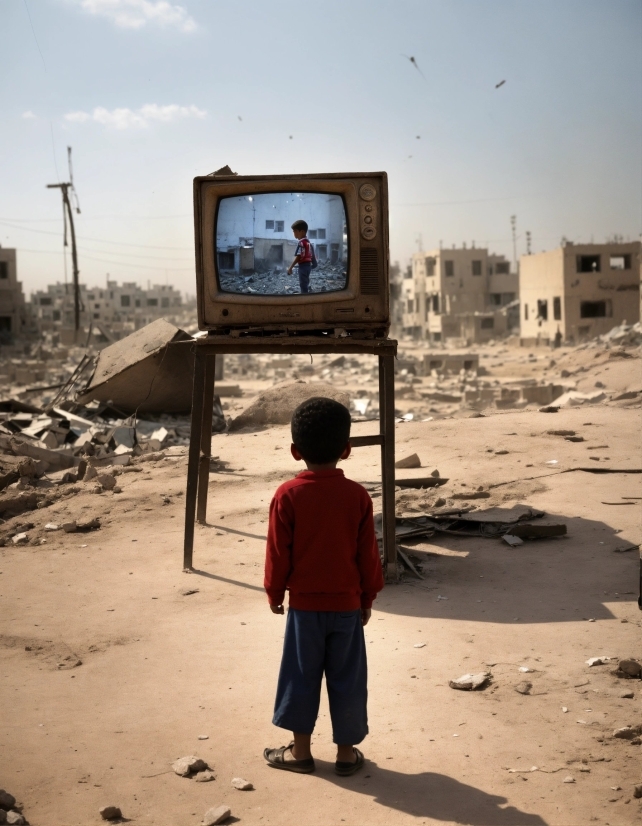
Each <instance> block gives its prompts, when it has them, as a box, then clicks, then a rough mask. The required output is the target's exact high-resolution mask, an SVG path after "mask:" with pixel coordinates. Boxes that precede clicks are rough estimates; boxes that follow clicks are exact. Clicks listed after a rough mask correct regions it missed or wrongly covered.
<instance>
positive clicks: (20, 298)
mask: <svg viewBox="0 0 642 826" xmlns="http://www.w3.org/2000/svg"><path fill="white" fill-rule="evenodd" d="M26 326H27V312H26V307H25V299H24V294H23V292H22V284H21V283H20V281H18V266H17V258H16V251H15V249H10V248H8V247H2V246H0V344H11V343H13V341H14V339H15V338H16V336H19V335H21V334H22V333H24V332H25V330H26Z"/></svg>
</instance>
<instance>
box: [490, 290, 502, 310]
mask: <svg viewBox="0 0 642 826" xmlns="http://www.w3.org/2000/svg"><path fill="white" fill-rule="evenodd" d="M490 303H491V304H495V305H497V306H498V307H499V306H501V303H502V294H501V293H491V294H490Z"/></svg>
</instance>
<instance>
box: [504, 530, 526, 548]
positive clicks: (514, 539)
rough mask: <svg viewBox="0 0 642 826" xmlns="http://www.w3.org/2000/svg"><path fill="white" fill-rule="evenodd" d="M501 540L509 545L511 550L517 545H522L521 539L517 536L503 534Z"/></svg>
mask: <svg viewBox="0 0 642 826" xmlns="http://www.w3.org/2000/svg"><path fill="white" fill-rule="evenodd" d="M502 539H503V540H504V542H505V543H506V544H507V545H510V546H511V548H516V547H517V546H518V545H523V544H524V540H523V539H521V538H520V537H519V536H513V535H512V534H510V533H506V534H504V536H502Z"/></svg>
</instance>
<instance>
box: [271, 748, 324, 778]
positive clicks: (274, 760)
mask: <svg viewBox="0 0 642 826" xmlns="http://www.w3.org/2000/svg"><path fill="white" fill-rule="evenodd" d="M293 745H294V740H293V741H292V742H291V743H290V744H289V745H288V746H281V747H280V748H278V749H265V751H264V752H263V757H265V759H266V760H267V763H268V766H272V768H273V769H284V770H285V771H287V772H297V773H298V774H310V772H313V771H314V770H315V768H316V766H315V764H314V757H308V758H306V759H305V760H286V759H285V752H286V751H289V752H290V753H291V752H292V746H293Z"/></svg>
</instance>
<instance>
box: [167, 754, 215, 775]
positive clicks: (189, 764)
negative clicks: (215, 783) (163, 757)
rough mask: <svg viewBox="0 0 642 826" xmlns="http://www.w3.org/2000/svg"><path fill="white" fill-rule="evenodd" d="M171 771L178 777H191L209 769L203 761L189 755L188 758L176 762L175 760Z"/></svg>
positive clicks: (181, 758)
mask: <svg viewBox="0 0 642 826" xmlns="http://www.w3.org/2000/svg"><path fill="white" fill-rule="evenodd" d="M172 769H173V770H174V772H175V773H176V774H178V775H179V776H180V777H191V776H192V775H193V774H196V773H197V772H203V771H206V770H207V769H209V766H208V765H207V763H206V762H205V761H204V760H201V759H200V757H194V755H190V756H189V757H179V759H178V760H175V761H174V762H173V763H172Z"/></svg>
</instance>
